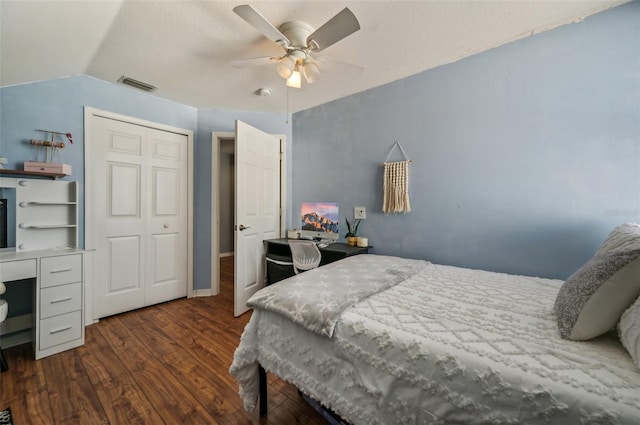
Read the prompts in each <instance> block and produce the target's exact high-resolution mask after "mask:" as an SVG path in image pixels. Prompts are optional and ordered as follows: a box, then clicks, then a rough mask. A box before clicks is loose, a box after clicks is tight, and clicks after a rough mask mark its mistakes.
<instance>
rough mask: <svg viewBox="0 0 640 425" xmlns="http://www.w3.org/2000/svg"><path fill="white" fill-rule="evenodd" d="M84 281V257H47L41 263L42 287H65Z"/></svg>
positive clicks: (78, 255)
mask: <svg viewBox="0 0 640 425" xmlns="http://www.w3.org/2000/svg"><path fill="white" fill-rule="evenodd" d="M81 280H82V255H80V254H75V255H60V256H56V257H46V258H43V259H42V260H41V261H40V287H41V288H48V287H50V286H56V285H64V284H65V283H73V282H80V281H81Z"/></svg>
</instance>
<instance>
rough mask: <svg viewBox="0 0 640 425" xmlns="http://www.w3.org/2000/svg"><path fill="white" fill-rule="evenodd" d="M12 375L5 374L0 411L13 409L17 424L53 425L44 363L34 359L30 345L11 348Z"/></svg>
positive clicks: (9, 354) (0, 387) (7, 355)
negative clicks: (8, 408) (43, 367)
mask: <svg viewBox="0 0 640 425" xmlns="http://www.w3.org/2000/svg"><path fill="white" fill-rule="evenodd" d="M4 351H5V355H6V357H7V359H8V361H9V372H5V373H3V374H2V385H1V386H0V408H1V409H5V408H7V407H11V410H12V416H13V421H14V423H16V424H38V425H40V424H42V425H44V424H53V413H52V412H51V404H50V402H49V394H48V392H47V384H46V378H45V375H44V370H43V369H42V363H41V362H35V361H34V360H33V350H32V349H31V345H30V344H23V345H19V346H17V347H12V348H9V349H7V350H4Z"/></svg>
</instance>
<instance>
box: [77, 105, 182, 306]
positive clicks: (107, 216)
mask: <svg viewBox="0 0 640 425" xmlns="http://www.w3.org/2000/svg"><path fill="white" fill-rule="evenodd" d="M91 128H92V130H91V163H90V165H89V167H88V171H89V172H90V173H91V182H92V186H93V187H92V188H91V217H90V218H89V223H88V225H90V226H91V231H92V244H93V245H94V246H93V247H92V248H95V249H96V253H95V254H94V267H95V273H94V301H95V302H94V318H100V317H105V316H109V315H112V314H116V313H121V312H124V311H128V310H132V309H135V308H139V307H143V306H146V305H150V304H155V303H158V302H162V301H167V300H170V299H175V298H179V297H183V296H186V294H187V280H188V279H187V251H188V249H187V248H188V247H187V234H188V230H187V229H188V212H187V203H188V193H187V173H188V161H187V156H188V155H187V140H186V136H185V135H180V134H175V133H171V132H166V131H161V130H156V129H152V128H148V127H145V126H140V125H135V124H131V123H126V122H122V121H118V120H113V119H109V118H103V117H98V116H94V117H93V120H92V125H91Z"/></svg>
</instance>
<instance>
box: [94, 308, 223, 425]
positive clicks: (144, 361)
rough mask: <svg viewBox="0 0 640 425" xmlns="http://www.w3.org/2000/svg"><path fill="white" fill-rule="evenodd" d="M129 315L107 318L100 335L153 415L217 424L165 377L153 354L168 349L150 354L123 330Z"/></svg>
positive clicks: (170, 420) (172, 420)
mask: <svg viewBox="0 0 640 425" xmlns="http://www.w3.org/2000/svg"><path fill="white" fill-rule="evenodd" d="M134 313H135V312H134ZM132 314H133V313H125V314H123V315H121V316H122V317H120V316H113V317H110V318H108V319H109V320H108V322H109V323H108V326H107V324H105V325H104V326H101V327H100V332H101V333H102V334H103V335H104V337H105V338H106V339H107V340H108V341H110V344H111V345H112V346H113V347H114V351H115V353H116V355H117V356H118V357H119V358H120V359H121V361H122V363H123V364H124V365H125V367H126V368H127V369H128V370H129V373H131V375H133V376H135V378H136V382H137V383H138V385H139V386H140V388H141V389H142V391H143V392H144V394H145V395H146V397H147V398H148V399H149V401H150V402H151V403H152V404H153V405H154V406H155V409H156V411H157V412H158V413H159V414H160V415H161V416H162V417H163V418H164V419H165V421H166V422H168V423H180V424H182V423H184V424H194V425H195V424H203V425H212V424H217V422H216V421H215V419H213V417H212V416H211V415H209V413H208V412H207V411H206V410H205V409H204V407H203V406H202V405H201V404H199V403H198V401H197V400H196V399H195V398H194V397H193V396H192V395H191V393H189V392H188V391H187V390H186V389H185V388H184V387H183V386H182V384H181V383H180V382H179V381H178V380H177V379H175V377H173V376H172V375H171V374H170V373H169V371H168V369H167V365H165V364H163V363H162V362H161V361H160V360H158V358H156V356H155V354H154V353H155V352H157V351H158V350H162V352H163V353H167V352H171V351H172V347H169V346H168V347H156V349H154V350H153V351H152V350H149V349H148V348H147V347H146V346H145V345H144V344H142V343H141V342H140V341H139V340H138V339H137V338H136V337H135V336H134V335H133V334H132V333H131V331H130V330H129V329H128V328H127V327H126V325H125V323H124V321H126V320H127V317H126V316H127V315H132ZM138 314H139V313H138ZM98 325H100V323H98Z"/></svg>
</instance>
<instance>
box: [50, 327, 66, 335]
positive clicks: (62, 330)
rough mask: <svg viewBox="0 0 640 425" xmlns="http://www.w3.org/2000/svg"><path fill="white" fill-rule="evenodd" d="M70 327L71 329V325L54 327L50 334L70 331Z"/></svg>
mask: <svg viewBox="0 0 640 425" xmlns="http://www.w3.org/2000/svg"><path fill="white" fill-rule="evenodd" d="M69 329H71V326H65V327H64V328H60V329H54V330H52V331H49V334H50V335H53V334H57V333H60V332H64V331H68V330H69Z"/></svg>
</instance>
